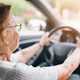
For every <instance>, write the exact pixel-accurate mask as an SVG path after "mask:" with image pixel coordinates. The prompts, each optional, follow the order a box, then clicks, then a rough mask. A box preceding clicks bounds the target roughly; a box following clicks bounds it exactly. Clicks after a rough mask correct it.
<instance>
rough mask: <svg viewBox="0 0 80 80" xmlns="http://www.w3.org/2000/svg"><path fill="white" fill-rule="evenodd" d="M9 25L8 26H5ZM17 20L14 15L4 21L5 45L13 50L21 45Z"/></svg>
mask: <svg viewBox="0 0 80 80" xmlns="http://www.w3.org/2000/svg"><path fill="white" fill-rule="evenodd" d="M5 25H7V26H5ZM15 25H16V24H15V21H14V18H13V17H12V15H10V16H9V17H8V19H7V20H6V21H5V22H4V26H5V28H4V30H3V40H4V44H5V46H7V47H8V48H9V49H10V50H11V52H13V51H14V50H15V49H16V48H17V47H18V45H19V35H18V33H17V31H16V27H15Z"/></svg>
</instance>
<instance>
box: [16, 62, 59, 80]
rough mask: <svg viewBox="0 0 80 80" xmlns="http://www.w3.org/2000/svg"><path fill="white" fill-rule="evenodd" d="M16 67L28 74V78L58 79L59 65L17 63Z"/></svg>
mask: <svg viewBox="0 0 80 80" xmlns="http://www.w3.org/2000/svg"><path fill="white" fill-rule="evenodd" d="M16 68H17V69H19V70H20V71H22V72H23V74H25V75H26V76H27V80H58V69H57V67H53V66H52V67H33V66H28V65H26V64H23V63H17V65H16Z"/></svg>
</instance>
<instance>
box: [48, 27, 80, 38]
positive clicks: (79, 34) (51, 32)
mask: <svg viewBox="0 0 80 80" xmlns="http://www.w3.org/2000/svg"><path fill="white" fill-rule="evenodd" d="M63 28H64V29H66V28H69V29H71V30H72V31H73V32H74V33H76V34H78V36H79V38H80V32H79V31H77V30H76V29H74V28H73V27H70V26H61V27H57V28H54V29H52V30H51V31H50V34H49V37H51V35H52V34H53V33H54V32H56V31H58V30H60V29H63Z"/></svg>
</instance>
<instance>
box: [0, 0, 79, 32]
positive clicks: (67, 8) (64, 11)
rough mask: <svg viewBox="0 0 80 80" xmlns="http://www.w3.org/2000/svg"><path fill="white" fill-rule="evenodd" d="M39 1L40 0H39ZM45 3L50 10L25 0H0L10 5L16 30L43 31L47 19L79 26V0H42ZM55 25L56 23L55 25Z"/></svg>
mask: <svg viewBox="0 0 80 80" xmlns="http://www.w3.org/2000/svg"><path fill="white" fill-rule="evenodd" d="M33 1H34V0H33ZM36 1H37V0H36ZM40 1H41V0H40ZM42 1H45V4H47V3H48V4H49V7H50V6H51V10H48V11H47V10H45V8H43V9H44V12H42V11H41V10H40V9H39V8H37V7H36V6H34V5H33V4H32V3H31V2H29V1H27V0H16V1H14V0H0V2H3V3H8V4H11V5H12V9H11V12H12V13H13V15H14V18H15V20H16V24H22V27H21V26H20V27H19V26H17V29H18V31H20V30H21V29H23V30H25V28H26V30H28V31H30V30H35V31H41V30H42V31H44V30H45V28H46V26H47V20H48V21H50V22H51V23H50V24H52V26H53V25H55V24H53V23H57V22H60V23H63V25H72V26H75V27H79V21H80V0H77V1H75V0H42ZM55 26H56V25H55Z"/></svg>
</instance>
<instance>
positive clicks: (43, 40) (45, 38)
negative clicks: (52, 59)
mask: <svg viewBox="0 0 80 80" xmlns="http://www.w3.org/2000/svg"><path fill="white" fill-rule="evenodd" d="M48 36H49V32H46V33H45V34H44V35H43V36H42V38H41V40H40V42H39V43H40V45H41V46H48V45H49V43H50V40H51V38H50V37H48Z"/></svg>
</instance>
